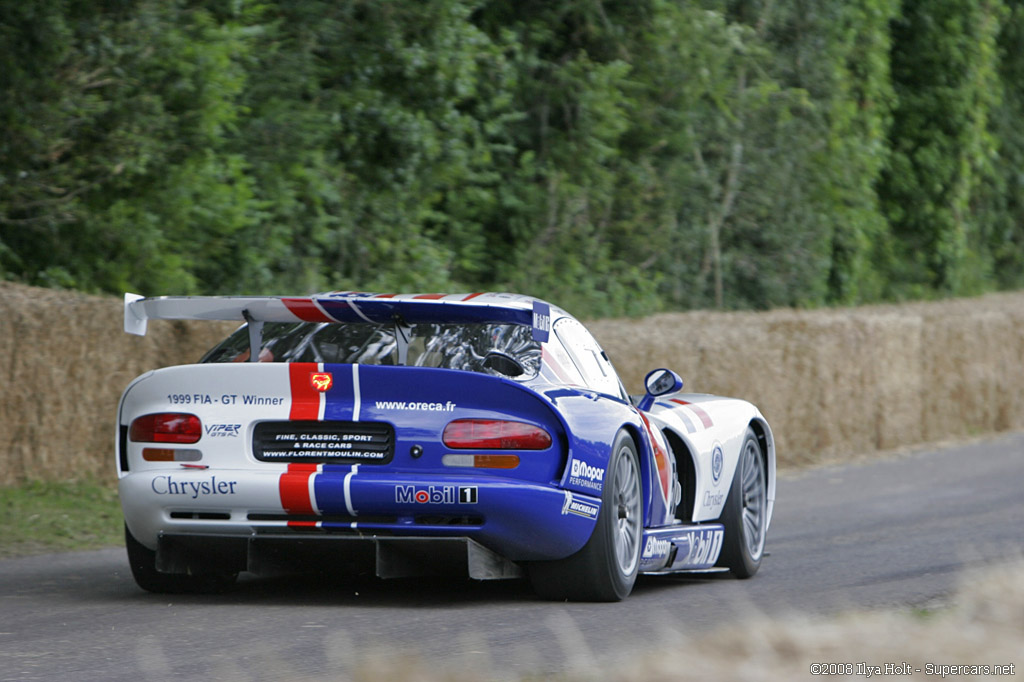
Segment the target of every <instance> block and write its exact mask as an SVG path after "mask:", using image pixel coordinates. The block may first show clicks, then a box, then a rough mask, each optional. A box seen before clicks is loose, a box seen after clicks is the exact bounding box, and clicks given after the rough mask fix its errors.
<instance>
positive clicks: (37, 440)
mask: <svg viewBox="0 0 1024 682" xmlns="http://www.w3.org/2000/svg"><path fill="white" fill-rule="evenodd" d="M1022 323H1024V294H998V295H989V296H985V297H981V298H977V299H964V300H954V301H945V302H936V303H916V304H907V305H900V306H875V307H865V308H851V309H839V310H820V311H794V310H776V311H770V312H764V313H749V312H745V313H712V312H689V313H666V314H661V315H655V316H651V317H647V318H641V319H620V320H597V321H593V322H590V323H588V326H589V327H590V329H591V330H592V331H593V332H594V334H595V335H596V336H597V338H598V340H599V341H600V342H601V344H602V345H603V346H604V347H605V349H606V351H607V352H608V354H609V356H610V357H611V358H612V361H613V362H614V363H615V365H616V367H617V369H618V370H619V372H620V374H621V375H622V377H623V380H624V381H625V382H626V387H627V388H628V389H629V390H630V391H633V392H640V391H641V390H642V382H643V377H644V374H645V373H646V372H647V371H648V370H650V369H653V368H656V367H671V368H673V369H675V370H676V371H677V372H679V373H680V375H682V377H683V379H684V380H685V381H686V388H687V390H691V391H696V392H706V393H719V394H723V395H734V396H738V397H742V398H746V399H748V400H750V401H752V402H754V403H755V404H757V405H758V406H759V407H760V408H761V410H762V412H763V413H764V414H765V416H766V417H767V418H768V420H769V422H770V423H771V424H772V427H773V429H774V430H775V433H776V436H777V439H778V453H779V459H780V462H781V463H782V464H783V465H799V464H807V463H814V462H817V461H821V460H822V459H826V458H836V457H842V456H846V455H851V454H858V453H865V452H871V451H874V450H877V449H891V448H896V447H900V446H905V445H913V444H917V443H922V442H929V441H938V440H945V439H949V438H958V437H964V436H974V435H978V434H983V433H989V432H996V431H1002V430H1007V429H1018V428H1022V427H1024V335H1022V334H1021V333H1020V330H1021V329H1022ZM232 326H233V325H232V324H231V323H224V324H221V323H201V322H197V323H183V322H155V323H152V324H151V325H150V333H149V335H148V336H146V337H136V336H131V335H128V334H125V333H124V332H122V331H121V329H122V303H121V300H120V299H118V298H115V297H101V296H89V295H85V294H79V293H74V292H67V291H53V290H47V289H38V288H32V287H25V286H21V285H15V284H11V283H0V390H2V393H0V485H10V484H14V483H18V482H22V481H26V480H47V479H49V480H67V479H78V478H83V477H100V478H107V477H111V478H112V477H113V471H114V464H113V462H114V458H113V453H112V450H113V433H114V419H115V410H116V407H117V400H118V397H119V395H120V393H121V391H122V390H123V389H124V387H125V386H126V385H127V383H128V382H129V381H130V380H131V379H132V378H133V377H135V376H137V375H138V374H141V373H142V372H145V371H147V370H149V369H154V368H156V367H162V366H166V365H173V364H180V363H183V362H192V361H195V360H196V359H197V358H198V357H199V356H200V355H201V354H202V352H203V351H204V350H205V349H206V348H208V347H210V346H211V345H213V344H214V343H215V342H216V341H217V340H219V339H220V338H222V337H223V336H224V335H225V334H226V333H227V332H228V331H229V330H230V329H231V328H232Z"/></svg>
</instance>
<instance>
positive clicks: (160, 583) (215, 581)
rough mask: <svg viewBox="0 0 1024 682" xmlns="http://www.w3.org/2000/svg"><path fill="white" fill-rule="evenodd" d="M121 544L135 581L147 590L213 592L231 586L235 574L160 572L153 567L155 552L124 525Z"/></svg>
mask: <svg viewBox="0 0 1024 682" xmlns="http://www.w3.org/2000/svg"><path fill="white" fill-rule="evenodd" d="M124 545H125V549H127V550H128V565H129V566H131V569H132V577H133V578H135V583H136V584H137V585H138V586H139V587H141V588H142V589H144V590H146V591H147V592H156V593H160V594H187V593H207V594H208V593H216V592H223V591H225V590H227V589H228V588H229V587H231V586H232V585H233V584H234V582H235V580H236V579H237V578H238V574H237V573H233V572H210V573H199V574H187V573H161V572H160V571H158V570H156V552H154V551H153V550H151V549H149V548H148V547H146V546H145V545H143V544H142V543H141V542H139V541H138V540H136V539H135V536H134V535H132V533H131V531H130V530H128V526H127V525H125V527H124Z"/></svg>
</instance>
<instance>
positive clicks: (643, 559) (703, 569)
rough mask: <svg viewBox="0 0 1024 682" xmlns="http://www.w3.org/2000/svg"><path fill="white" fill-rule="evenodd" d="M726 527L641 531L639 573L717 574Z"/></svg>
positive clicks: (701, 526) (680, 526)
mask: <svg viewBox="0 0 1024 682" xmlns="http://www.w3.org/2000/svg"><path fill="white" fill-rule="evenodd" d="M724 538H725V526H723V525H722V524H720V523H705V524H700V525H678V526H669V527H667V528H651V529H648V530H645V531H644V540H643V549H642V550H641V552H640V572H641V573H674V572H677V571H679V572H682V571H687V572H694V573H697V572H700V573H711V572H717V570H718V569H716V568H715V562H716V561H718V555H719V553H720V552H721V551H722V540H723V539H724Z"/></svg>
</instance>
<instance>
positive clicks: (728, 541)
mask: <svg viewBox="0 0 1024 682" xmlns="http://www.w3.org/2000/svg"><path fill="white" fill-rule="evenodd" d="M721 521H722V524H723V525H724V526H725V538H724V540H723V542H722V553H721V554H720V555H719V558H718V563H717V564H716V565H717V566H724V567H725V568H728V569H729V571H730V572H731V573H732V574H733V575H734V576H736V577H737V578H749V577H751V576H753V575H754V574H755V573H757V569H758V568H760V567H761V559H762V558H763V556H764V543H765V536H766V534H767V530H768V478H767V476H766V474H765V468H764V458H763V457H762V456H761V447H760V446H759V445H758V444H757V436H756V435H755V434H754V431H753V430H752V429H750V428H748V429H747V435H746V438H745V439H744V440H743V446H742V447H741V448H740V459H739V462H738V463H737V464H736V473H734V474H733V477H732V486H731V487H730V489H729V498H728V499H727V500H726V501H725V509H724V510H723V511H722V517H721Z"/></svg>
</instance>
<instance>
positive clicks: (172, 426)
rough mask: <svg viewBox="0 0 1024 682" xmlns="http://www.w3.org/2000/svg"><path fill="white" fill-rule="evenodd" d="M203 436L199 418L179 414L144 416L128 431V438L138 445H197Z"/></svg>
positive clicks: (133, 423) (192, 415)
mask: <svg viewBox="0 0 1024 682" xmlns="http://www.w3.org/2000/svg"><path fill="white" fill-rule="evenodd" d="M202 435H203V425H202V423H201V422H200V421H199V417H197V416H195V415H194V414H181V413H177V412H161V413H159V414H147V415H143V416H142V417H139V418H137V419H136V420H135V421H133V422H132V425H131V428H130V429H129V430H128V438H130V439H131V440H133V441H134V442H136V443H196V442H198V441H199V438H200V437H201V436H202Z"/></svg>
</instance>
